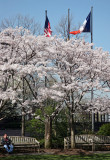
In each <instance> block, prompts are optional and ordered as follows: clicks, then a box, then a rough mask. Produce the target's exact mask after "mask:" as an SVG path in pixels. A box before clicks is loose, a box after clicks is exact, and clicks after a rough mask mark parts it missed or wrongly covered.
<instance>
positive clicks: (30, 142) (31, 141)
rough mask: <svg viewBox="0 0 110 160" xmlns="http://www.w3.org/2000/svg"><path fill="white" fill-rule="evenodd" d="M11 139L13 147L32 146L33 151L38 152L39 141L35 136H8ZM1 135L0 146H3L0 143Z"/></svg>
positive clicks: (0, 137)
mask: <svg viewBox="0 0 110 160" xmlns="http://www.w3.org/2000/svg"><path fill="white" fill-rule="evenodd" d="M8 137H9V138H10V139H11V140H12V144H13V145H14V148H22V147H23V148H33V149H34V151H36V149H37V151H38V152H39V149H40V142H38V141H37V140H36V138H32V137H22V136H8ZM2 138H3V137H2V136H0V148H3V145H2V144H1V140H2Z"/></svg>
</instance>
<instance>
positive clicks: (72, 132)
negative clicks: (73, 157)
mask: <svg viewBox="0 0 110 160" xmlns="http://www.w3.org/2000/svg"><path fill="white" fill-rule="evenodd" d="M71 104H72V108H71V113H70V116H71V117H70V123H71V148H72V149H74V148H75V123H74V114H73V113H74V92H72V90H71Z"/></svg>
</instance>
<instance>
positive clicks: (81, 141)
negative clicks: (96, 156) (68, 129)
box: [64, 134, 110, 151]
mask: <svg viewBox="0 0 110 160" xmlns="http://www.w3.org/2000/svg"><path fill="white" fill-rule="evenodd" d="M75 143H76V146H92V150H93V151H94V150H95V147H96V146H110V136H101V135H89V134H88V135H75ZM70 145H71V144H70V137H66V138H64V149H67V148H70Z"/></svg>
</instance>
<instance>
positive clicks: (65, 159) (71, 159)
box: [0, 154, 110, 160]
mask: <svg viewBox="0 0 110 160" xmlns="http://www.w3.org/2000/svg"><path fill="white" fill-rule="evenodd" d="M108 159H109V160H110V154H93V155H89V156H79V155H74V156H73V155H72V156H67V155H24V156H14V155H9V156H7V157H3V158H2V157H0V160H108Z"/></svg>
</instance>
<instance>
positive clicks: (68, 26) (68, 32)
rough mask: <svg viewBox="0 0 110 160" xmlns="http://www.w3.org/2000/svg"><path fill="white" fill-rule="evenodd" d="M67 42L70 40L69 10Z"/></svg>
mask: <svg viewBox="0 0 110 160" xmlns="http://www.w3.org/2000/svg"><path fill="white" fill-rule="evenodd" d="M68 40H70V9H68Z"/></svg>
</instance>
